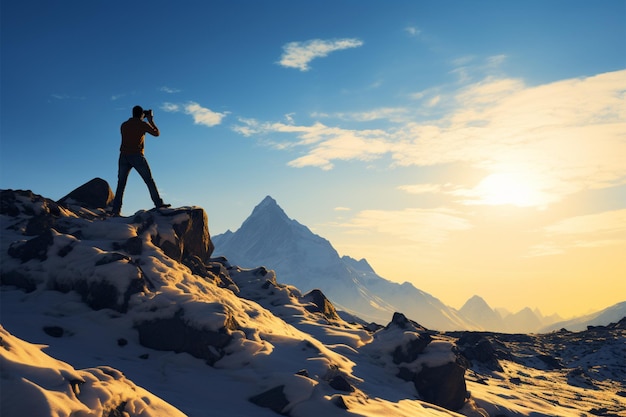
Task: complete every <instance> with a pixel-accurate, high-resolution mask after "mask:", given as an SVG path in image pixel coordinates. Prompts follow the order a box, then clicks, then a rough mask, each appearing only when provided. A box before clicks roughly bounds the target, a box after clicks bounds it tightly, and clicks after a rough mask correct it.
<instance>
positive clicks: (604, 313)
mask: <svg viewBox="0 0 626 417" xmlns="http://www.w3.org/2000/svg"><path fill="white" fill-rule="evenodd" d="M623 317H626V301H623V302H621V303H617V304H615V305H612V306H611V307H607V308H605V309H604V310H600V311H597V312H595V313H591V314H587V315H585V316H582V317H577V318H574V319H570V320H562V321H558V322H556V323H552V324H550V325H548V326H546V327H545V328H543V329H542V331H544V332H551V331H554V330H559V329H567V330H570V331H573V332H578V331H581V330H585V329H586V328H587V327H589V326H606V325H607V324H608V323H616V322H618V321H620V320H621V319H622V318H623Z"/></svg>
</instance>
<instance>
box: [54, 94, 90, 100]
mask: <svg viewBox="0 0 626 417" xmlns="http://www.w3.org/2000/svg"><path fill="white" fill-rule="evenodd" d="M51 97H52V98H54V99H56V100H86V99H87V98H86V97H85V96H72V95H70V94H51Z"/></svg>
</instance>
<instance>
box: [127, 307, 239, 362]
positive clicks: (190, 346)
mask: <svg viewBox="0 0 626 417" xmlns="http://www.w3.org/2000/svg"><path fill="white" fill-rule="evenodd" d="M135 328H136V329H137V332H138V333H139V343H140V344H141V345H142V346H145V347H147V348H150V349H156V350H165V351H173V352H176V353H182V352H186V353H189V354H190V355H191V356H193V357H196V358H198V359H204V360H205V361H206V363H207V364H209V365H213V364H215V362H217V361H218V360H220V359H221V358H222V357H223V356H224V355H225V350H224V348H225V347H226V346H227V345H228V344H229V343H230V342H231V340H232V336H231V334H230V330H236V329H238V328H239V324H238V323H237V322H236V320H235V319H234V317H232V315H231V316H229V317H227V318H226V319H225V322H224V326H223V327H222V328H221V329H219V330H217V331H215V330H209V329H205V328H201V327H198V326H197V325H194V324H193V323H191V322H189V321H187V320H185V315H184V312H183V311H182V310H178V311H177V312H176V313H175V314H174V315H173V317H166V318H156V319H153V320H148V321H143V322H139V323H136V324H135Z"/></svg>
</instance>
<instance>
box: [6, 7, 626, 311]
mask: <svg viewBox="0 0 626 417" xmlns="http://www.w3.org/2000/svg"><path fill="white" fill-rule="evenodd" d="M0 7H1V11H2V13H1V14H0V19H1V22H2V25H1V29H0V31H1V46H2V47H1V58H2V59H1V61H2V77H1V83H2V85H1V87H2V88H1V92H0V94H1V98H2V109H1V119H0V129H1V135H0V150H1V152H0V158H1V159H0V173H1V175H0V188H3V189H7V188H12V189H20V188H21V189H30V190H32V191H33V192H35V193H37V194H41V195H43V196H44V197H48V198H52V199H54V200H58V199H60V198H61V197H63V196H65V195H66V194H67V193H69V192H70V191H71V190H73V189H75V188H77V187H78V186H80V185H81V184H84V183H85V182H87V181H89V180H91V179H92V178H95V177H100V178H103V179H105V180H106V181H107V182H108V183H109V185H110V186H111V188H112V189H113V190H115V188H116V183H117V158H118V153H119V142H120V137H119V126H120V124H121V123H122V122H123V121H125V120H126V119H128V118H129V117H130V116H131V109H132V107H133V106H134V105H137V104H139V105H141V106H143V107H144V108H152V109H154V115H155V118H154V120H155V122H156V124H157V125H158V127H159V128H160V130H161V135H160V136H159V137H157V138H154V137H151V136H148V137H146V158H147V160H148V162H149V163H150V166H151V169H152V173H153V176H154V179H155V181H156V184H157V187H158V188H159V191H160V192H161V195H162V197H163V198H164V200H165V202H166V203H170V204H172V205H173V206H188V205H197V206H201V207H203V208H204V209H205V210H206V212H207V214H208V217H209V227H210V231H211V234H220V233H223V232H225V231H226V230H229V229H230V230H233V231H234V230H236V229H237V228H238V227H239V226H240V225H241V223H242V222H243V221H244V220H245V219H246V218H247V217H248V216H249V215H250V213H251V212H252V209H253V208H254V207H255V206H256V205H257V204H258V203H259V202H260V201H261V200H262V199H263V198H264V196H266V195H271V196H272V197H273V198H274V199H275V200H276V201H277V202H278V204H279V205H280V206H281V208H283V210H284V211H285V212H286V213H287V215H288V216H289V217H290V218H294V219H297V221H298V222H300V223H302V224H304V225H306V226H307V227H309V228H310V229H311V230H312V231H313V232H314V233H316V234H318V235H320V236H322V237H324V238H326V239H328V240H329V241H330V242H331V243H332V245H333V247H334V248H335V249H336V250H337V251H338V252H339V253H340V255H348V256H350V257H353V258H355V259H361V258H365V259H367V261H368V262H369V263H370V265H371V266H372V268H373V269H374V270H375V271H376V273H377V274H379V275H380V276H382V277H384V278H386V279H388V280H391V281H395V282H400V283H401V282H404V281H407V282H410V283H412V284H413V285H414V286H415V287H417V288H419V289H420V290H423V291H425V292H428V293H429V294H431V295H433V296H435V297H437V298H439V299H440V300H441V301H442V302H444V303H445V304H446V305H449V306H451V307H454V308H456V309H459V308H460V307H461V306H462V305H463V303H464V302H465V301H467V300H468V299H469V298H470V297H472V296H473V295H475V294H477V295H479V296H481V297H482V298H483V299H484V300H485V301H486V302H487V303H488V304H489V305H490V306H491V307H492V308H496V307H499V306H500V305H504V306H505V307H506V308H507V309H509V310H511V311H513V312H516V311H519V310H520V309H521V308H524V307H530V308H533V309H534V308H537V309H539V310H540V311H541V312H542V314H544V315H551V314H554V313H558V314H559V315H561V316H562V317H563V318H568V317H573V316H580V315H584V314H586V313H589V312H590V311H598V310H601V309H604V308H606V307H609V306H611V305H614V304H616V303H618V302H621V301H624V300H625V299H626V280H624V277H626V259H625V257H624V256H623V254H624V253H626V164H624V160H625V159H626V122H625V120H626V106H625V105H624V102H625V98H626V97H625V96H624V91H626V68H625V67H626V65H625V64H626V47H625V46H624V39H626V18H625V17H624V16H626V3H624V2H623V1H617V0H610V1H606V2H602V3H601V4H596V3H591V2H588V1H579V0H574V1H569V0H568V1H565V0H556V1H552V2H548V3H546V2H542V1H525V2H521V1H516V2H506V3H502V2H497V1H484V2H471V3H469V2H462V1H455V0H451V1H446V2H439V1H419V2H412V1H398V2H396V3H394V4H393V6H392V7H390V6H389V5H385V4H381V3H378V2H375V1H371V0H367V1H360V2H358V3H356V2H354V1H345V2H340V3H335V2H330V1H326V0H324V1H320V2H315V3H310V4H309V3H293V2H289V1H285V0H278V1H276V2H272V3H268V4H265V3H259V2H255V1H250V0H242V1H238V2H232V3H221V2H220V3H214V2H199V1H198V2H193V1H192V2H189V3H186V4H185V7H182V6H181V5H180V4H173V3H170V2H165V1H157V2H153V3H151V4H150V5H149V7H146V6H144V5H143V4H136V3H131V4H119V5H118V4H110V3H106V4H105V3H104V2H97V1H96V2H89V3H87V2H77V1H75V2H71V1H70V2H64V3H62V4H53V3H50V2H47V1H43V0H37V1H30V0H27V1H23V2H11V3H10V4H7V3H6V2H5V3H3V4H2V5H1V6H0ZM357 7H358V13H356V12H355V10H356V8H357ZM137 19H140V20H141V24H137V23H136V22H137ZM150 208H152V202H151V200H150V197H149V194H148V190H147V188H146V186H145V185H144V184H143V182H142V181H141V179H140V178H139V176H138V175H137V173H136V172H135V171H133V172H131V174H130V177H129V181H128V186H127V188H126V193H125V196H124V205H123V207H122V212H123V214H125V215H130V214H132V213H134V212H135V211H137V210H140V209H150Z"/></svg>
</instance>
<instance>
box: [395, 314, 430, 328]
mask: <svg viewBox="0 0 626 417" xmlns="http://www.w3.org/2000/svg"><path fill="white" fill-rule="evenodd" d="M393 326H395V327H398V328H400V329H405V330H409V329H412V330H414V331H426V328H425V327H424V326H422V325H420V324H419V323H416V322H414V321H413V320H409V319H408V318H406V316H405V315H404V314H402V313H398V312H396V313H393V317H392V319H391V321H390V322H389V324H388V325H387V326H386V327H385V328H386V329H388V328H391V327H393Z"/></svg>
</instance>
